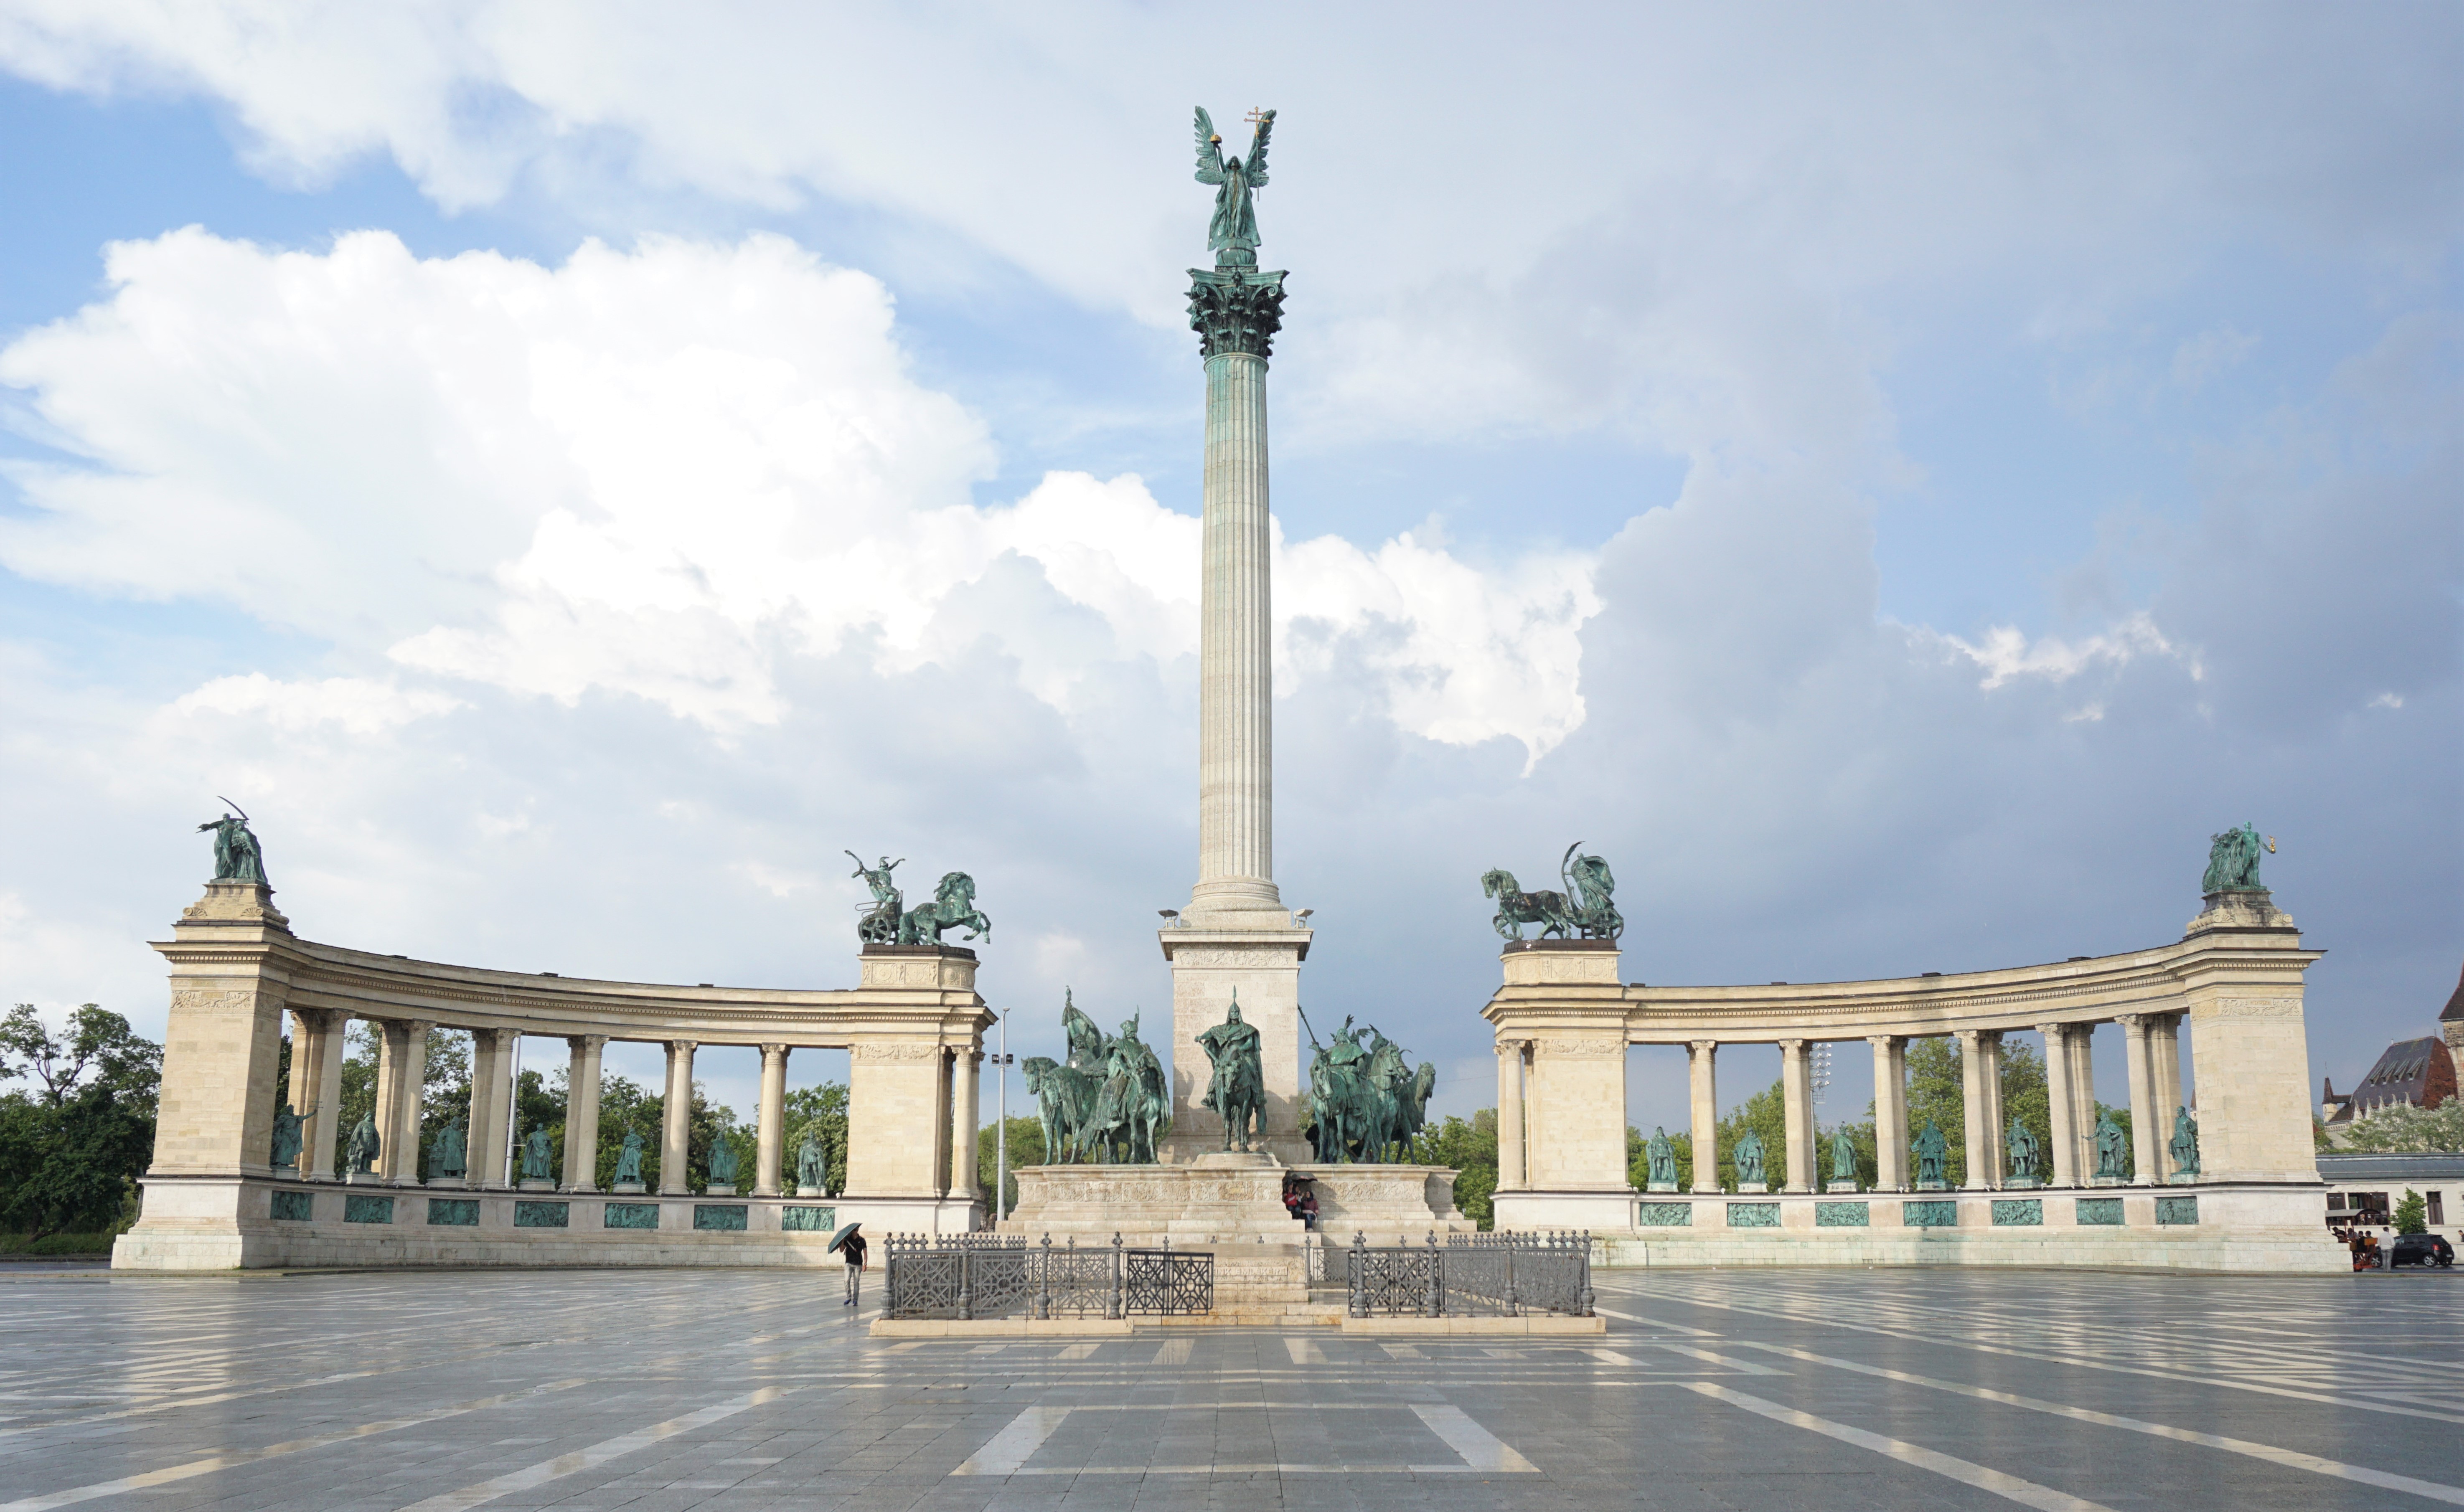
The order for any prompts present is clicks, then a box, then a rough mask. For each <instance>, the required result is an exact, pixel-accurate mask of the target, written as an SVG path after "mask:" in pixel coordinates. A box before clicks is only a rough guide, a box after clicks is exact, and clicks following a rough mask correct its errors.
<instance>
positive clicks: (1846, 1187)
mask: <svg viewBox="0 0 2464 1512" xmlns="http://www.w3.org/2000/svg"><path fill="white" fill-rule="evenodd" d="M1822 1190H1823V1191H1824V1192H1826V1193H1831V1192H1849V1193H1853V1192H1855V1191H1856V1190H1857V1183H1855V1182H1853V1181H1826V1182H1824V1183H1823V1184H1822Z"/></svg>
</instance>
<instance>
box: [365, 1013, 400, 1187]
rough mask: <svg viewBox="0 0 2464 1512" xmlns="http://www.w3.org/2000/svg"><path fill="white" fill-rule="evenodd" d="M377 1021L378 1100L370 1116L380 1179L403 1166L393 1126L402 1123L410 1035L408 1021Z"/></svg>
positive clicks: (390, 1175) (387, 1177)
mask: <svg viewBox="0 0 2464 1512" xmlns="http://www.w3.org/2000/svg"><path fill="white" fill-rule="evenodd" d="M375 1023H376V1026H377V1101H376V1107H374V1108H372V1109H370V1115H369V1116H370V1119H371V1121H372V1122H373V1123H374V1124H375V1125H376V1129H377V1163H376V1170H375V1171H374V1172H371V1173H372V1174H373V1175H375V1177H376V1178H377V1179H378V1180H379V1181H391V1180H392V1179H394V1176H395V1174H396V1173H397V1172H400V1171H401V1169H402V1151H401V1150H400V1149H399V1148H397V1141H396V1140H395V1138H394V1129H395V1126H396V1125H397V1124H398V1123H399V1122H400V1118H399V1113H400V1108H399V1102H400V1099H401V1097H402V1058H403V1056H404V1054H405V1053H406V1052H407V1049H408V1046H409V1042H410V1035H409V1026H408V1025H407V1024H401V1023H396V1022H395V1021H394V1020H392V1019H377V1020H375Z"/></svg>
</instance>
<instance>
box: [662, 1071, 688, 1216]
mask: <svg viewBox="0 0 2464 1512" xmlns="http://www.w3.org/2000/svg"><path fill="white" fill-rule="evenodd" d="M695 1048H696V1046H695V1044H694V1042H693V1041H691V1040H671V1041H668V1090H667V1093H666V1097H665V1105H664V1106H663V1107H661V1109H660V1111H661V1113H662V1114H663V1115H664V1119H663V1127H662V1129H661V1131H660V1136H659V1192H660V1194H661V1195H663V1196H666V1195H677V1194H683V1193H687V1192H691V1191H692V1190H693V1165H692V1163H693V1051H694V1049H695Z"/></svg>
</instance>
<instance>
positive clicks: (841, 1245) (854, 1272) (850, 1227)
mask: <svg viewBox="0 0 2464 1512" xmlns="http://www.w3.org/2000/svg"><path fill="white" fill-rule="evenodd" d="M862 1227H864V1225H863V1224H861V1223H847V1224H843V1225H841V1226H840V1228H839V1231H838V1232H837V1233H836V1234H833V1235H831V1236H830V1247H829V1249H828V1250H825V1251H824V1252H823V1253H825V1254H830V1253H835V1254H837V1255H838V1256H839V1257H840V1258H841V1259H843V1260H846V1261H847V1305H848V1306H850V1307H852V1306H854V1305H855V1304H856V1300H857V1299H858V1298H859V1297H860V1296H862V1295H863V1292H864V1255H865V1243H864V1236H863V1235H861V1234H859V1233H857V1232H856V1231H857V1230H858V1229H860V1228H862Z"/></svg>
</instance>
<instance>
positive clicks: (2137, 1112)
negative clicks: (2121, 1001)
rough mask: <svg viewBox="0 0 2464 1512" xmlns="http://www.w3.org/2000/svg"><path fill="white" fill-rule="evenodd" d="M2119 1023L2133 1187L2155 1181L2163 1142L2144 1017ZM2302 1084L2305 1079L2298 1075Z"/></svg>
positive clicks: (2132, 1015)
mask: <svg viewBox="0 0 2464 1512" xmlns="http://www.w3.org/2000/svg"><path fill="white" fill-rule="evenodd" d="M2116 1021H2118V1022H2119V1023H2120V1024H2121V1025H2122V1033H2123V1041H2122V1042H2123V1048H2124V1049H2125V1050H2127V1051H2128V1053H2129V1057H2130V1059H2129V1063H2128V1064H2129V1071H2128V1075H2129V1078H2130V1180H2131V1184H2132V1185H2134V1186H2142V1187H2144V1186H2147V1185H2150V1184H2152V1183H2153V1182H2155V1181H2156V1180H2157V1179H2158V1178H2157V1172H2156V1147H2157V1146H2158V1145H2160V1144H2162V1143H2164V1141H2162V1140H2160V1139H2158V1138H2157V1137H2156V1129H2155V1123H2154V1121H2155V1117H2156V1111H2155V1108H2156V1085H2155V1080H2154V1070H2153V1068H2152V1067H2150V1066H2149V1065H2148V1063H2147V1016H2146V1015H2145V1014H2135V1013H2127V1014H2123V1015H2120V1016H2119V1017H2118V1019H2117V1020H2116ZM2302 1081H2303V1083H2304V1084H2305V1085H2306V1084H2307V1083H2308V1081H2309V1078H2307V1077H2304V1078H2302Z"/></svg>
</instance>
